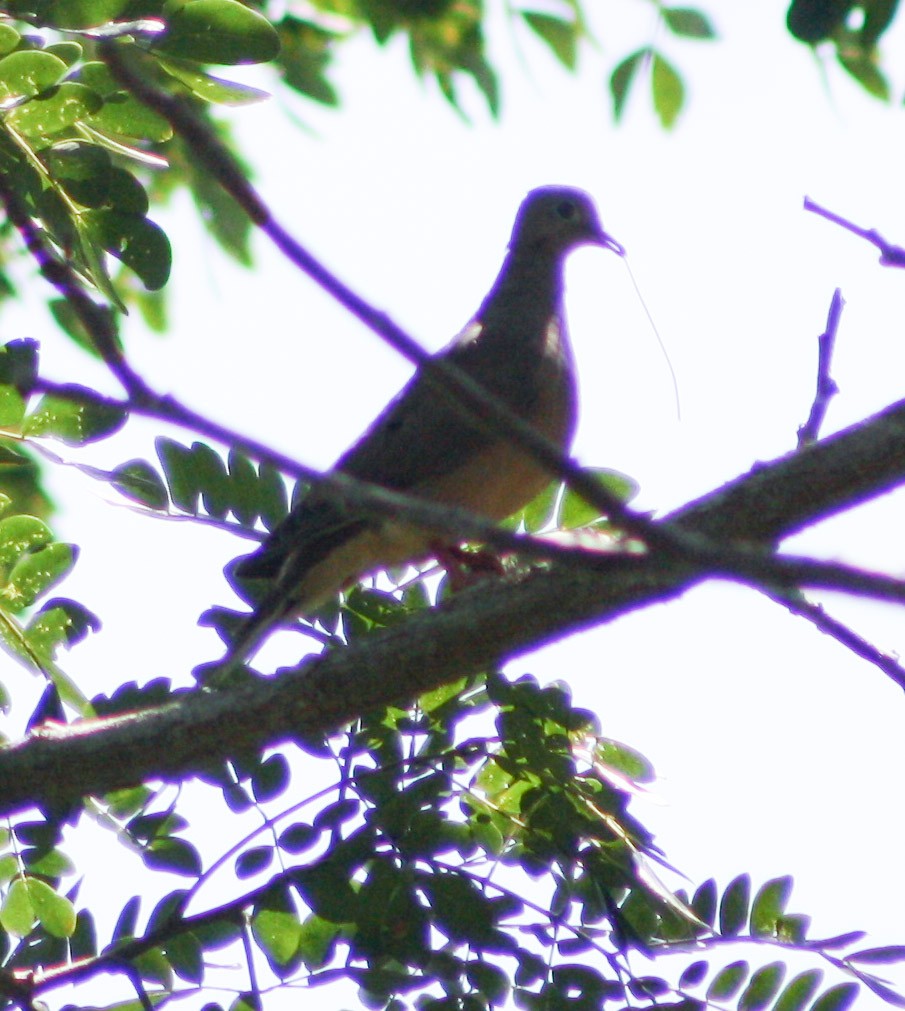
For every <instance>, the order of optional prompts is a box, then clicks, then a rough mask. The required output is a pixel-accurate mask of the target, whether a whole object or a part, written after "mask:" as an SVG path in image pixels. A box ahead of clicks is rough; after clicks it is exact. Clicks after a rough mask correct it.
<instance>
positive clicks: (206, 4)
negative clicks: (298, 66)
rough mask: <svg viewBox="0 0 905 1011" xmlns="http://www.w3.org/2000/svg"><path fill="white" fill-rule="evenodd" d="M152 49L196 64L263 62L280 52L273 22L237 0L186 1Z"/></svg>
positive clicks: (172, 17)
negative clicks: (193, 61)
mask: <svg viewBox="0 0 905 1011" xmlns="http://www.w3.org/2000/svg"><path fill="white" fill-rule="evenodd" d="M154 48H155V49H158V50H160V51H161V52H163V53H167V54H169V55H170V56H178V57H181V58H182V59H186V60H195V61H197V62H198V63H221V64H237V63H266V62H267V61H268V60H272V59H273V58H274V57H275V56H276V55H277V53H278V52H279V51H280V39H279V36H278V35H277V33H276V30H275V29H274V27H273V25H271V24H270V22H269V21H268V20H267V18H265V17H263V15H261V14H259V13H257V11H253V10H250V9H249V8H248V7H245V6H244V5H243V4H241V3H238V2H237V0H189V2H188V3H187V4H185V5H184V6H182V7H179V8H178V9H177V10H175V11H174V12H173V13H172V14H171V15H170V18H169V20H168V23H167V31H166V34H165V35H164V36H163V37H162V38H161V39H159V40H158V41H157V42H156V43H155V45H154Z"/></svg>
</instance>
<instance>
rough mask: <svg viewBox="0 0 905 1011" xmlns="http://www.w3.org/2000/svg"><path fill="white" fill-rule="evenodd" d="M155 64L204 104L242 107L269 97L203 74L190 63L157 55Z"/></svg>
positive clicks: (261, 92) (241, 85) (231, 82)
mask: <svg viewBox="0 0 905 1011" xmlns="http://www.w3.org/2000/svg"><path fill="white" fill-rule="evenodd" d="M157 62H158V63H159V64H160V66H161V67H162V68H163V69H164V70H165V71H166V72H167V73H168V74H169V75H170V77H173V78H175V79H176V80H177V81H179V83H180V84H184V85H185V87H187V88H188V89H189V91H191V92H192V94H193V95H195V96H196V97H197V98H200V99H201V100H202V101H204V102H211V103H213V104H216V105H227V106H242V105H253V104H254V103H256V102H261V101H263V100H264V99H265V98H269V97H270V96H269V95H268V94H267V92H266V91H261V90H260V88H252V87H251V86H250V85H248V84H238V83H236V82H235V81H224V80H222V78H219V77H214V76H213V75H212V74H205V73H204V72H203V71H201V70H199V69H198V68H197V66H194V65H192V64H190V63H185V64H183V63H180V62H177V61H176V60H175V59H164V57H162V56H159V55H158V57H157Z"/></svg>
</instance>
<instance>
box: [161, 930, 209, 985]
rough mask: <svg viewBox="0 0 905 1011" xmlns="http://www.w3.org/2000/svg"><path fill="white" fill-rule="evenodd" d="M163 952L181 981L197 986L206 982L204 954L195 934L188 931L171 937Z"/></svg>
mask: <svg viewBox="0 0 905 1011" xmlns="http://www.w3.org/2000/svg"><path fill="white" fill-rule="evenodd" d="M163 950H164V953H165V954H166V957H167V960H168V961H169V963H170V965H171V966H172V967H173V972H175V973H176V975H177V976H179V978H180V979H184V980H186V981H187V982H189V983H194V984H196V985H200V984H201V983H202V982H203V981H204V952H203V951H202V949H201V945H200V943H199V942H198V938H197V937H195V935H194V934H192V933H189V932H188V931H186V932H184V933H182V934H177V935H176V936H175V937H171V938H170V939H169V940H168V941H166V942H165V943H164V949H163Z"/></svg>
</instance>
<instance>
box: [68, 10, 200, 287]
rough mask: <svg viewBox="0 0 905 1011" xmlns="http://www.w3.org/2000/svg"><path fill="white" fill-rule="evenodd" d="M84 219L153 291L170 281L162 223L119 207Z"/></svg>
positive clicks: (169, 257) (94, 212) (169, 260)
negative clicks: (119, 209) (120, 209)
mask: <svg viewBox="0 0 905 1011" xmlns="http://www.w3.org/2000/svg"><path fill="white" fill-rule="evenodd" d="M198 2H201V0H198ZM82 220H83V221H84V222H85V224H86V225H87V226H88V228H89V229H90V231H91V233H92V235H93V236H94V238H95V239H96V241H97V242H98V243H99V244H100V245H101V246H103V248H104V249H106V250H107V252H108V253H111V254H112V255H113V256H115V257H116V258H117V259H118V260H121V261H122V262H123V263H124V264H125V265H126V266H127V267H129V269H130V270H132V271H134V273H136V274H137V275H138V277H139V278H140V279H141V282H142V284H144V286H145V287H146V288H147V289H148V290H149V291H157V290H158V289H160V288H162V287H163V286H164V285H165V284H166V283H167V280H168V279H169V276H170V267H171V265H172V252H171V250H170V241H169V239H168V238H167V236H166V233H165V232H164V231H163V229H162V228H160V226H159V225H155V224H154V222H153V221H149V220H148V219H147V218H146V217H144V216H143V215H141V214H129V213H125V212H122V211H118V210H91V211H86V212H85V213H84V214H83V215H82Z"/></svg>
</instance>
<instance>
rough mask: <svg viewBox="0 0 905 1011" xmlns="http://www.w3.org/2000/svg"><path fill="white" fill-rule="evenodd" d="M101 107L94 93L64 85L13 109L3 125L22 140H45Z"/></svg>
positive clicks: (100, 101) (78, 85) (66, 83)
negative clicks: (21, 136)
mask: <svg viewBox="0 0 905 1011" xmlns="http://www.w3.org/2000/svg"><path fill="white" fill-rule="evenodd" d="M103 104H104V102H103V99H102V98H101V97H100V95H98V94H97V92H95V91H92V90H91V89H90V88H86V87H85V86H84V85H83V84H76V83H75V82H74V81H64V82H63V83H62V84H60V85H58V86H57V87H55V88H50V89H49V90H48V91H45V92H44V93H43V94H41V95H38V96H37V97H35V98H33V99H32V100H31V101H30V102H26V103H25V104H24V105H20V106H19V107H18V108H16V109H13V110H12V111H11V112H10V113H9V114H8V115H7V122H9V123H10V124H11V125H12V126H13V128H14V129H16V130H18V131H19V133H21V134H24V135H25V136H26V137H41V138H43V137H49V136H50V135H51V134H54V133H59V132H60V131H61V130H65V129H66V128H67V127H69V126H72V124H73V123H77V122H79V121H80V120H83V119H86V118H87V117H88V116H91V115H93V114H94V113H96V112H98V111H99V110H100V108H101V106H102V105H103Z"/></svg>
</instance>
